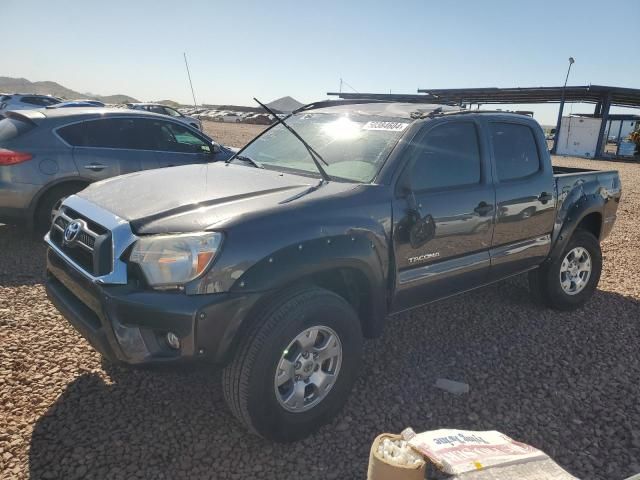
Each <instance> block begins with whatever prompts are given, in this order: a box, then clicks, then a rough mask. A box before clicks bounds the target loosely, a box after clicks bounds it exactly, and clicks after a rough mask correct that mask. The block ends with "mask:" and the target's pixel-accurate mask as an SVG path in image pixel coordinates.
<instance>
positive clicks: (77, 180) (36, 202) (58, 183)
mask: <svg viewBox="0 0 640 480" xmlns="http://www.w3.org/2000/svg"><path fill="white" fill-rule="evenodd" d="M90 183H91V181H90V180H89V179H86V178H82V177H65V178H60V179H57V180H55V181H53V182H50V183H47V184H46V185H45V186H43V187H42V188H41V189H40V190H39V191H38V193H37V194H36V195H35V196H34V197H33V198H32V199H31V203H30V204H29V225H30V226H33V224H34V221H35V215H36V214H37V212H38V208H39V207H40V205H41V202H42V199H43V198H45V197H46V195H47V194H48V193H49V192H51V191H53V190H54V189H57V188H60V187H64V186H71V185H77V186H79V187H81V189H82V188H85V187H87V186H89V184H90Z"/></svg>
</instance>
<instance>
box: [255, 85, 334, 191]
mask: <svg viewBox="0 0 640 480" xmlns="http://www.w3.org/2000/svg"><path fill="white" fill-rule="evenodd" d="M253 99H254V100H255V101H256V102H258V105H260V106H261V107H262V108H264V109H265V110H266V111H267V112H269V113H270V114H271V115H272V116H273V118H275V119H276V121H277V122H278V123H280V124H282V126H283V127H284V128H286V129H287V130H289V131H290V132H291V133H292V134H293V136H294V137H296V138H297V139H298V140H300V142H302V144H303V145H304V147H305V148H306V149H307V152H309V156H310V157H311V160H313V163H314V164H315V166H316V168H317V169H318V172H320V176H321V177H322V180H323V181H325V182H328V181H329V180H331V177H330V176H329V174H328V173H327V172H326V171H325V169H324V168H322V165H320V162H322V163H324V164H325V165H327V166H329V164H328V163H327V161H326V160H325V159H324V158H322V157H321V156H320V154H319V153H318V152H316V151H315V150H314V149H313V147H312V146H311V145H309V144H308V143H307V142H306V140H305V139H304V138H302V137H301V136H300V135H299V134H298V132H296V131H295V130H294V129H293V128H292V127H291V126H289V125H288V124H287V123H285V121H284V120H283V119H282V118H280V117H278V115H276V114H275V113H274V112H273V110H271V109H270V108H269V107H267V106H266V105H265V104H264V103H262V102H261V101H260V100H258V99H257V98H255V97H253Z"/></svg>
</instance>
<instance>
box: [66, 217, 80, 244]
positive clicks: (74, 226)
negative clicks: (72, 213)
mask: <svg viewBox="0 0 640 480" xmlns="http://www.w3.org/2000/svg"><path fill="white" fill-rule="evenodd" d="M80 230H82V223H81V222H79V221H78V220H74V221H73V222H69V224H68V225H67V227H66V228H65V229H64V243H66V244H71V243H73V242H75V241H76V239H77V238H78V235H79V234H80Z"/></svg>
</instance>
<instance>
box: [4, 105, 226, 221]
mask: <svg viewBox="0 0 640 480" xmlns="http://www.w3.org/2000/svg"><path fill="white" fill-rule="evenodd" d="M232 153H233V152H232V151H231V150H229V149H227V148H225V147H222V146H220V145H217V144H216V143H214V142H212V141H211V139H210V138H209V137H207V136H206V135H204V134H202V133H201V132H199V131H198V130H195V129H193V128H191V127H188V126H187V125H185V124H183V123H181V122H177V121H175V120H173V119H172V118H169V117H167V116H164V115H163V116H161V115H156V114H154V113H149V112H142V111H132V110H123V109H121V108H58V109H41V110H21V111H20V112H7V118H4V119H2V120H0V221H4V222H15V221H21V222H26V223H27V224H28V225H30V226H33V225H34V224H35V226H37V227H39V228H44V229H47V228H48V227H49V225H50V222H51V215H52V214H55V212H57V209H58V206H59V203H60V201H61V200H62V199H64V198H65V197H67V196H69V195H71V194H73V193H76V192H78V191H80V190H82V189H83V188H84V187H86V186H87V185H89V183H91V182H94V181H97V180H103V179H105V178H109V177H113V176H116V175H122V174H124V173H131V172H137V171H139V170H149V169H153V168H160V167H167V166H173V165H184V164H187V163H207V162H211V161H216V160H225V159H227V158H229V157H230V156H231V155H232Z"/></svg>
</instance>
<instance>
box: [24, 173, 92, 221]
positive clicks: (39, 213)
mask: <svg viewBox="0 0 640 480" xmlns="http://www.w3.org/2000/svg"><path fill="white" fill-rule="evenodd" d="M85 187H86V185H83V184H79V183H73V184H68V185H60V186H58V187H54V188H52V189H51V190H49V191H48V192H47V193H45V194H44V195H43V197H42V198H41V199H40V201H39V202H38V208H37V209H36V212H35V216H34V230H35V232H36V233H38V234H40V233H42V234H44V233H45V232H47V231H48V230H49V228H51V220H52V217H51V216H52V212H53V209H54V207H56V206H59V204H60V203H61V201H62V200H64V199H65V198H67V197H68V196H70V195H73V194H74V193H78V192H79V191H80V190H82V189H83V188H85Z"/></svg>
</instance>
